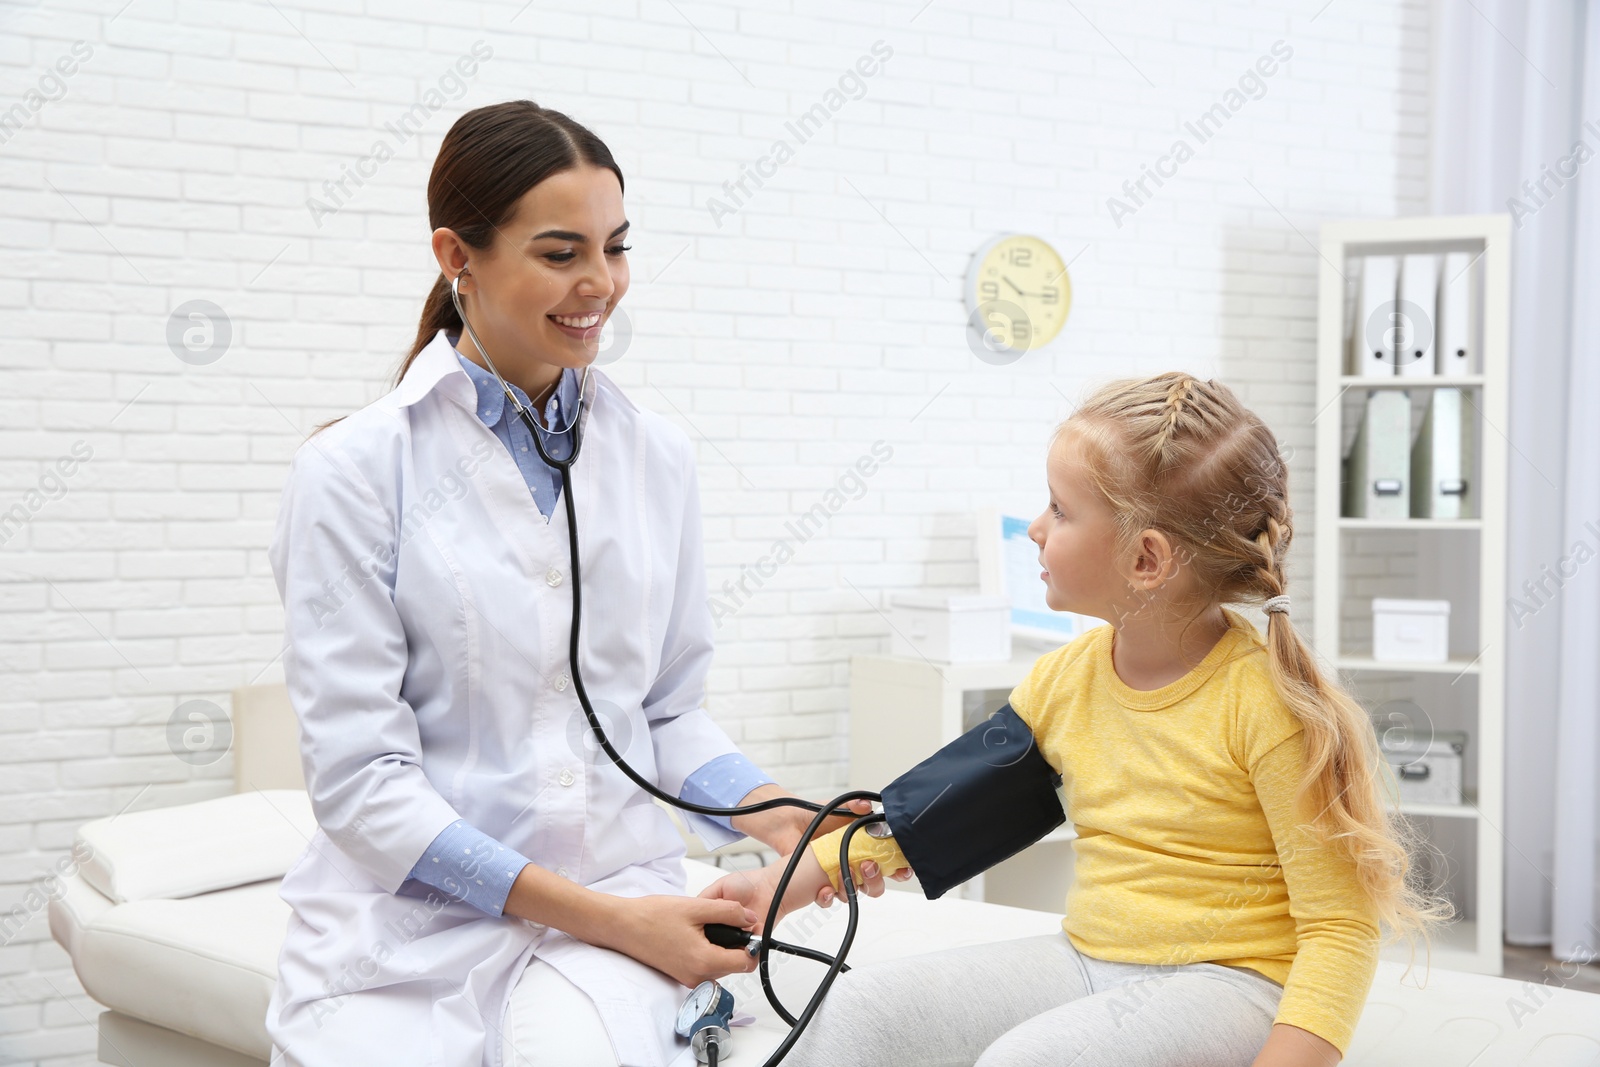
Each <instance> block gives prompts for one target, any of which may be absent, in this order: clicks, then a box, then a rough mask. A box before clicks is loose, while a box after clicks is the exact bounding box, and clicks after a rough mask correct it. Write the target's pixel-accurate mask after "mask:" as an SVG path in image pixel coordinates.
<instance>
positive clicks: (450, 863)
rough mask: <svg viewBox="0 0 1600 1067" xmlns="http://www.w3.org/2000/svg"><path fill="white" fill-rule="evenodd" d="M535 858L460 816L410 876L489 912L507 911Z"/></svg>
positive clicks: (437, 839) (454, 898)
mask: <svg viewBox="0 0 1600 1067" xmlns="http://www.w3.org/2000/svg"><path fill="white" fill-rule="evenodd" d="M532 862H533V861H532V860H530V859H528V857H526V856H524V855H523V854H522V853H520V852H518V851H517V850H516V849H514V848H507V847H506V846H505V845H502V844H501V843H500V842H498V841H496V840H495V839H494V838H492V837H490V836H489V835H488V834H486V833H484V832H483V831H482V830H479V829H478V828H477V827H475V826H473V825H472V824H470V823H468V822H467V821H466V820H465V819H457V820H456V821H455V822H453V823H451V824H450V825H449V826H446V827H445V828H444V829H443V830H441V831H440V832H439V836H438V837H435V838H434V839H433V843H432V844H430V845H429V846H428V849H427V851H426V852H424V853H423V854H422V858H421V859H419V860H418V861H417V864H416V866H415V867H412V868H411V874H410V877H411V878H414V879H416V880H417V881H419V882H422V883H423V884H425V885H430V886H432V887H433V888H435V889H437V890H439V891H440V892H442V893H444V894H445V895H446V896H448V897H450V898H451V899H452V900H459V901H462V902H464V903H467V904H470V905H472V906H473V907H474V908H477V909H478V910H479V911H481V912H483V913H485V914H486V915H492V916H494V917H495V918H500V917H501V916H502V915H504V914H505V908H506V898H507V897H509V896H510V895H511V886H512V883H514V882H515V881H516V880H517V875H519V874H521V873H522V868H524V867H526V866H527V865H528V864H529V863H532Z"/></svg>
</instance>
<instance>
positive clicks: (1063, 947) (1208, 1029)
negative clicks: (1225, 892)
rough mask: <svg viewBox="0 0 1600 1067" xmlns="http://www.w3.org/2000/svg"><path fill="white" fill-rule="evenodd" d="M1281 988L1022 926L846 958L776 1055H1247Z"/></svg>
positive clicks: (1153, 1064) (922, 1065) (1239, 1058)
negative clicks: (1031, 933) (1017, 933)
mask: <svg viewBox="0 0 1600 1067" xmlns="http://www.w3.org/2000/svg"><path fill="white" fill-rule="evenodd" d="M1282 996H1283V987H1282V986H1280V985H1278V983H1276V982H1274V981H1272V980H1271V979H1270V978H1266V977H1264V976H1262V975H1260V974H1257V973H1256V972H1255V971H1250V970H1246V969H1244V968H1242V967H1225V966H1223V965H1222V964H1218V963H1189V964H1170V965H1160V966H1158V965H1154V964H1141V963H1114V962H1109V961H1106V960H1099V959H1095V958H1094V957H1092V956H1086V955H1084V954H1082V953H1080V952H1079V951H1078V950H1077V949H1075V948H1074V947H1073V946H1072V942H1070V941H1069V940H1067V935H1066V934H1065V933H1057V934H1046V935H1044V936H1042V937H1024V938H1019V939H1017V940H1014V941H1000V942H996V943H992V944H986V945H970V946H967V947H963V948H955V949H948V950H945V951H942V952H930V953H927V954H924V955H920V956H905V957H902V958H900V959H894V960H886V961H882V962H879V963H868V964H862V965H861V966H859V967H852V968H851V970H850V971H849V973H847V974H841V975H840V976H839V977H838V979H837V980H836V981H835V982H834V986H833V989H832V990H830V991H829V994H828V996H827V997H826V998H825V999H824V1000H823V1002H822V1005H821V1007H820V1008H818V1010H817V1014H816V1017H815V1018H813V1019H812V1021H811V1026H810V1027H809V1028H808V1029H807V1030H806V1032H805V1034H803V1035H802V1036H801V1038H800V1040H799V1041H797V1042H796V1043H795V1046H794V1048H793V1049H792V1050H791V1051H790V1053H789V1055H788V1056H787V1057H785V1058H784V1065H785V1067H848V1065H851V1064H863V1065H867V1064H871V1065H878V1064H917V1065H918V1067H936V1065H947V1067H973V1065H974V1064H975V1065H977V1067H1109V1065H1117V1067H1249V1065H1250V1062H1251V1061H1252V1060H1253V1059H1254V1058H1255V1056H1256V1054H1257V1053H1258V1052H1260V1051H1261V1046H1262V1045H1264V1044H1265V1043H1266V1040H1267V1036H1268V1034H1270V1033H1271V1031H1272V1020H1273V1017H1274V1016H1275V1015H1276V1014H1277V1010H1278V1001H1279V999H1280V998H1281V997H1282ZM734 1036H735V1040H737V1038H738V1031H737V1030H736V1031H734Z"/></svg>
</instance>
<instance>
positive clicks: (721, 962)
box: [603, 894, 758, 989]
mask: <svg viewBox="0 0 1600 1067" xmlns="http://www.w3.org/2000/svg"><path fill="white" fill-rule="evenodd" d="M611 900H612V901H614V902H615V903H614V904H613V905H612V916H611V918H612V922H611V923H610V924H609V930H608V933H607V935H606V937H605V944H604V946H603V947H605V948H610V949H615V950H616V951H618V952H621V953H623V954H624V955H628V956H632V957H633V958H634V959H636V960H638V961H639V962H640V963H643V964H646V965H647V966H650V967H654V968H655V969H656V970H658V971H660V972H661V973H662V974H665V975H666V976H668V977H669V978H671V979H673V980H674V981H676V982H678V983H680V984H682V985H686V986H688V987H689V988H691V989H693V988H694V987H695V986H697V985H699V984H700V983H701V982H703V981H705V980H706V979H708V978H721V977H722V976H724V975H728V974H742V973H745V972H748V971H753V970H755V969H756V959H755V957H753V956H751V955H750V954H749V953H748V952H746V951H744V950H743V949H736V948H719V947H718V946H716V945H713V944H712V943H711V942H710V941H707V940H706V932H705V927H706V925H707V924H708V923H726V924H727V925H729V926H737V927H739V928H740V929H741V930H755V929H756V927H757V922H758V917H757V915H756V913H755V912H754V911H751V910H749V909H747V908H744V907H742V906H740V904H739V902H738V901H736V900H731V899H724V900H713V899H707V898H706V897H705V896H704V894H702V895H701V896H698V897H676V896H649V897H612V898H611Z"/></svg>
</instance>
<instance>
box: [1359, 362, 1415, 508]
mask: <svg viewBox="0 0 1600 1067" xmlns="http://www.w3.org/2000/svg"><path fill="white" fill-rule="evenodd" d="M1410 457H1411V394H1410V393H1409V392H1407V391H1406V390H1404V389H1378V390H1374V391H1372V392H1370V393H1368V394H1367V407H1366V410H1365V411H1364V412H1363V413H1362V416H1361V422H1360V424H1359V425H1358V426H1357V427H1356V439H1355V444H1353V445H1352V446H1351V448H1350V453H1349V455H1347V456H1345V458H1344V513H1345V514H1346V515H1348V516H1351V517H1353V518H1366V519H1407V518H1410V517H1411V494H1410V492H1409V482H1410V478H1411V469H1410V468H1411V464H1410Z"/></svg>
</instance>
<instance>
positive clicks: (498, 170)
mask: <svg viewBox="0 0 1600 1067" xmlns="http://www.w3.org/2000/svg"><path fill="white" fill-rule="evenodd" d="M583 165H588V166H593V167H605V168H606V169H608V170H610V171H611V172H612V173H613V174H615V175H616V176H617V185H618V186H619V187H623V180H622V168H621V167H619V166H617V162H616V160H615V159H613V158H612V156H611V150H610V149H609V148H607V147H606V144H605V142H604V141H602V140H600V138H599V137H598V136H596V135H595V134H594V132H593V131H591V130H590V129H589V128H588V127H586V126H584V125H582V124H581V123H579V122H576V121H574V120H573V119H571V118H569V117H568V116H567V115H564V114H562V113H561V112H559V111H553V110H551V109H550V108H546V107H540V106H539V105H538V104H535V103H534V102H533V101H532V100H507V101H505V102H504V103H500V104H490V105H488V106H486V107H480V108H475V109H474V110H472V111H468V112H467V113H466V114H464V115H462V116H461V117H460V118H458V119H456V121H455V123H454V125H452V126H451V127H450V131H449V132H448V133H446V134H445V135H444V140H443V142H441V143H440V145H439V154H438V155H437V156H436V157H434V161H433V172H432V174H431V175H430V176H429V178H428V229H429V231H430V232H431V231H433V230H437V229H439V228H440V227H441V226H443V227H447V228H449V229H451V230H454V231H455V232H456V233H457V235H459V236H460V238H461V240H462V241H464V242H465V243H466V244H467V245H468V246H469V247H471V248H480V249H481V248H488V247H489V246H490V245H491V244H492V243H493V242H494V237H495V231H496V230H497V229H498V228H499V227H501V226H503V225H505V224H506V223H507V222H508V221H510V219H511V216H512V214H513V213H515V211H516V207H517V201H519V200H520V199H521V198H522V195H523V194H524V193H526V192H527V191H528V190H529V189H532V188H533V187H534V186H535V185H538V184H539V183H540V182H542V181H544V180H545V179H546V178H548V177H550V176H551V175H553V174H559V173H561V172H563V171H568V170H572V169H573V168H575V167H579V166H583ZM460 328H461V318H460V316H458V315H457V314H456V309H455V304H454V303H453V302H452V301H451V299H450V279H448V278H446V277H445V276H444V273H443V272H442V271H441V272H440V274H439V276H438V277H437V278H435V279H434V282H433V288H432V289H431V290H430V291H429V293H428V298H427V300H426V301H424V303H423V305H422V319H421V321H420V322H419V323H418V324H417V336H416V339H415V340H414V341H413V342H412V344H411V351H410V352H408V353H407V354H406V357H405V359H404V360H402V361H401V363H400V369H399V370H397V371H395V375H394V382H393V385H394V386H398V385H399V384H400V380H401V379H402V378H404V377H405V375H406V371H407V370H409V369H410V367H411V362H412V360H414V359H416V358H417V354H418V353H419V352H421V351H422V350H423V349H424V348H426V347H427V346H428V343H429V342H430V341H432V340H433V339H434V337H435V336H436V335H437V334H438V332H439V331H440V330H442V329H451V330H459V329H460ZM340 418H343V416H340ZM338 421H339V419H333V420H331V421H329V422H325V423H323V424H322V425H321V426H318V427H317V429H316V430H313V431H312V433H313V434H315V433H316V432H318V431H320V430H324V429H326V428H327V427H329V426H332V425H333V423H335V422H338Z"/></svg>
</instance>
